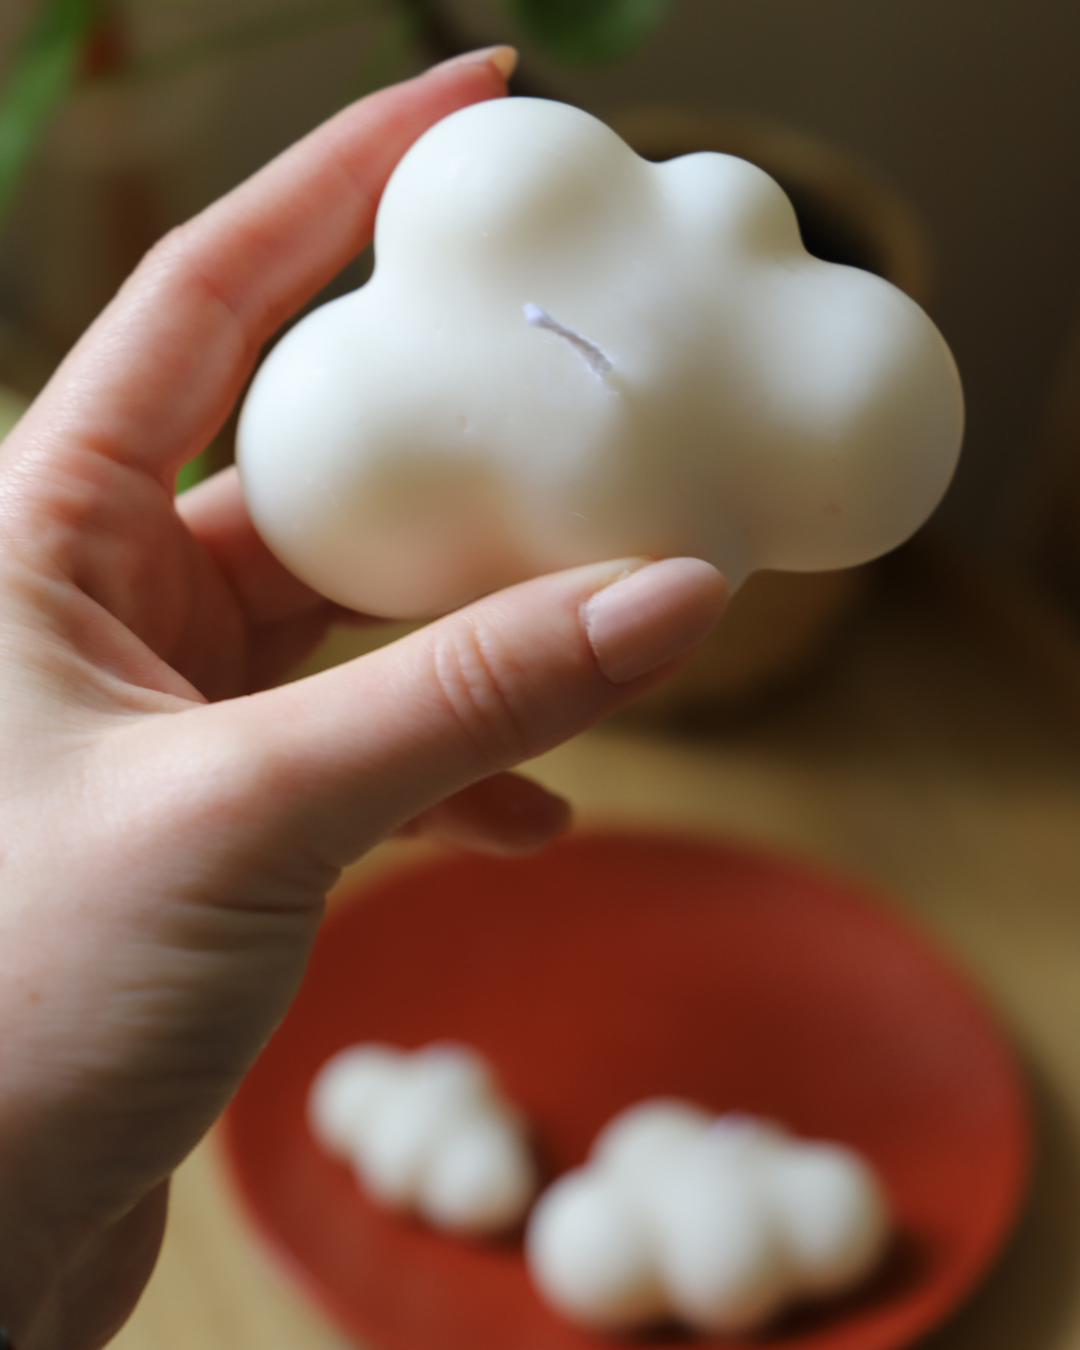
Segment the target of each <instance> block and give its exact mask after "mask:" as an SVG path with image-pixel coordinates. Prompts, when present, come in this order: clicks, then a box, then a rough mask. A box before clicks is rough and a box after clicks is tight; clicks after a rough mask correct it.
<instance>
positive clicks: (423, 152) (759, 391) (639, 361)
mask: <svg viewBox="0 0 1080 1350" xmlns="http://www.w3.org/2000/svg"><path fill="white" fill-rule="evenodd" d="M375 254H376V268H375V273H374V276H373V277H372V279H371V281H370V282H368V284H367V285H366V286H364V287H363V288H361V289H360V290H359V291H356V292H354V293H353V294H351V295H347V296H345V297H343V298H342V299H339V300H335V301H333V302H332V303H330V304H328V305H325V306H323V307H322V308H321V309H319V310H316V311H315V312H314V313H313V314H311V315H309V316H308V317H307V318H306V319H304V320H303V321H302V322H300V323H299V324H297V326H296V327H295V328H294V329H293V330H292V331H291V332H290V333H289V334H288V335H287V336H286V337H285V338H284V339H283V340H282V341H281V342H280V343H279V344H278V346H277V347H276V348H275V349H274V351H273V352H272V353H271V354H270V356H269V358H268V359H267V361H266V362H265V363H264V365H263V367H262V369H261V370H260V372H259V374H258V375H257V377H256V379H255V382H254V384H253V387H252V390H251V393H250V395H249V397H248V401H247V403H246V405H245V407H244V411H243V416H242V419H241V424H240V434H239V442H238V457H239V461H240V467H241V475H242V478H243V483H244V490H245V494H246V497H247V501H248V505H249V509H250V511H251V514H252V518H253V520H254V522H255V525H256V527H257V528H258V530H259V531H260V533H261V534H262V535H263V537H264V538H265V540H266V541H267V543H268V544H269V546H270V547H271V548H272V549H273V551H274V552H275V553H276V554H277V555H278V556H279V557H280V558H281V559H282V561H283V562H284V563H285V564H286V565H287V566H288V567H290V568H291V569H292V570H293V571H294V572H295V573H296V574H297V575H298V576H300V577H301V578H302V579H304V580H305V581H307V582H308V583H309V584H310V585H312V586H313V587H314V588H315V589H316V590H319V591H321V592H322V593H323V594H325V595H327V596H329V597H330V598H332V599H334V600H337V601H339V602H341V603H342V604H345V605H348V606H351V607H353V608H355V609H359V610H364V611H366V612H369V613H374V614H381V615H387V616H394V617H399V618H422V617H428V616H432V615H435V614H439V613H442V612H445V611H447V610H449V609H452V608H454V607H455V606H457V605H459V604H462V603H463V602H465V601H467V600H469V599H471V598H473V597H475V596H477V595H480V594H483V593H485V592H488V591H491V590H494V589H496V588H497V587H499V586H502V585H506V584H510V583H512V582H515V581H520V580H523V579H525V578H527V577H530V576H534V575H537V574H540V573H542V572H546V571H552V570H556V569H559V568H563V567H570V566H574V565H577V564H580V563H587V562H596V561H600V560H603V559H607V558H617V557H625V556H630V555H636V556H647V557H664V556H672V555H692V556H696V557H701V558H705V559H706V560H707V561H709V562H711V563H713V564H714V565H715V566H717V567H718V568H720V570H721V571H723V572H724V573H725V574H726V575H727V576H728V578H729V580H730V581H732V583H733V584H738V583H739V582H740V581H741V580H742V579H743V578H745V577H746V576H747V575H748V574H749V573H750V572H751V571H753V570H754V569H756V568H761V567H774V568H789V569H792V570H796V571H811V570H817V569H826V568H836V567H844V566H849V565H852V564H855V563H858V562H862V561H865V560H866V559H868V558H871V557H874V556H876V555H878V554H880V553H883V552H885V551H887V550H888V549H890V548H892V547H894V546H895V545H896V544H898V543H900V542H901V541H902V540H903V539H905V538H906V537H907V536H908V535H909V534H911V533H912V532H913V531H914V530H915V529H917V528H918V527H919V525H921V524H922V522H923V521H924V520H925V519H926V517H927V516H928V515H929V514H930V512H931V511H932V510H933V509H934V507H935V506H936V504H937V502H938V501H939V499H940V497H941V495H942V493H943V492H944V490H945V488H946V486H947V484H948V482H949V479H950V477H951V475H952V471H953V468H954V466H955V463H956V457H957V454H958V452H959V446H960V438H961V433H962V425H963V403H962V397H961V392H960V385H959V380H958V377H957V374H956V369H955V366H954V364H953V361H952V358H951V356H950V354H949V351H948V348H947V347H946V345H945V343H944V341H943V340H942V338H941V336H940V335H939V333H938V332H937V330H936V329H935V327H934V326H933V324H932V323H931V321H930V320H929V319H928V318H927V317H926V315H925V314H924V313H923V312H922V311H921V310H920V309H919V307H918V306H917V305H916V304H915V303H914V302H913V301H911V300H910V299H908V298H907V297H906V296H905V295H904V294H903V293H902V292H900V291H898V290H897V289H896V288H895V287H893V286H891V285H890V284H889V283H888V282H885V281H883V280H881V279H880V278H879V277H876V276H872V275H871V274H869V273H866V272H862V271H859V270H857V269H854V268H850V267H841V266H837V265H835V264H831V263H824V262H821V261H819V260H817V259H814V258H811V257H810V256H809V255H808V254H807V253H806V251H805V249H804V248H803V246H802V243H801V240H800V237H799V232H798V225H797V222H796V219H795V215H794V212H793V210H792V208H791V205H790V203H789V202H788V200H787V198H786V197H785V196H784V194H783V192H782V191H781V190H780V188H779V187H778V186H777V185H776V184H775V183H774V182H773V181H772V179H770V178H769V177H768V176H767V175H766V174H764V173H762V172H761V171H760V170H759V169H757V168H755V167H754V166H752V165H750V164H748V163H746V162H745V161H743V160H739V159H735V158H733V157H731V156H727V155H720V154H712V153H704V154H695V155H687V156H685V157H683V158H681V159H676V160H671V161H669V162H668V163H665V164H650V163H648V162H646V161H645V160H642V159H640V158H639V157H638V156H637V155H636V154H634V152H633V151H632V150H630V149H629V147H628V146H627V145H625V143H624V142H622V141H621V140H620V139H619V138H618V137H617V136H616V135H615V134H614V133H613V132H612V131H610V130H609V129H608V128H607V127H605V126H604V125H603V124H602V123H601V122H598V121H597V120H596V119H595V118H593V117H590V116H589V115H588V114H586V113H584V112H581V111H580V110H578V109H575V108H571V107H567V106H565V105H563V104H558V103H550V102H547V101H544V100H538V99H517V98H514V99H506V100H496V101H493V102H489V103H481V104H477V105H474V106H472V107H468V108H465V109H462V110H461V111H459V112H456V113H454V114H452V115H451V116H450V117H448V118H446V119H445V120H443V121H442V122H440V123H438V124H437V125H436V126H434V127H433V128H432V129H431V130H430V131H428V132H427V133H426V134H425V135H424V136H422V137H421V138H420V140H419V141H417V142H416V144H415V145H414V146H413V147H412V148H411V149H410V150H409V152H408V153H407V154H406V155H405V157H404V158H403V160H402V161H401V163H400V164H399V165H398V167H397V169H396V170H395V172H394V174H393V175H392V177H391V179H390V182H389V184H388V185H387V188H386V191H385V194H384V196H383V200H382V203H381V205H380V208H379V214H378V220H377V224H376V232H375Z"/></svg>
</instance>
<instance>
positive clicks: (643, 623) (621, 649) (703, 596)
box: [581, 558, 730, 684]
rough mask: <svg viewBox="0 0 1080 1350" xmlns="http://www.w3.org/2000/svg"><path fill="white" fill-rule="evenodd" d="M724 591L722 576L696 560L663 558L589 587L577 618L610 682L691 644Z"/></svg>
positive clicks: (709, 623)
mask: <svg viewBox="0 0 1080 1350" xmlns="http://www.w3.org/2000/svg"><path fill="white" fill-rule="evenodd" d="M729 593H730V592H729V587H728V584H727V581H726V580H725V578H724V576H723V575H722V574H721V573H720V572H718V571H717V569H716V568H715V567H713V566H712V565H711V564H709V563H707V562H704V561H703V560H702V559H700V558H665V559H663V560H662V561H660V562H654V563H647V564H646V565H644V566H642V567H638V568H636V569H635V570H633V571H630V572H624V573H623V574H622V575H620V576H618V577H616V578H615V579H614V580H613V581H612V582H610V583H609V584H608V585H606V586H603V587H602V588H601V589H600V590H598V591H596V592H594V593H593V594H592V595H591V596H590V597H589V598H588V599H587V600H586V601H585V603H584V604H583V605H582V607H581V620H582V623H583V625H584V628H585V633H586V636H587V637H588V639H589V645H590V646H591V647H592V650H593V654H594V656H595V657H596V662H597V665H598V666H599V667H600V669H601V671H602V672H603V673H604V675H606V676H607V678H608V679H609V680H611V681H612V683H613V684H626V683H629V682H630V681H631V680H636V679H638V678H640V677H641V676H642V675H647V674H649V672H650V671H654V670H658V669H659V668H660V667H661V666H665V665H667V664H668V663H669V662H671V661H674V660H677V659H678V658H679V657H680V656H684V655H685V654H687V653H688V652H690V651H691V650H692V649H693V648H694V647H696V646H697V645H698V643H699V642H701V641H702V639H703V638H705V637H706V635H707V634H708V632H709V630H710V629H711V628H712V627H713V625H714V624H715V623H716V622H717V620H718V619H719V618H720V616H721V615H722V614H723V612H724V609H725V607H726V606H727V602H728V597H729Z"/></svg>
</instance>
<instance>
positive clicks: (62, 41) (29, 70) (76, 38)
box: [0, 0, 97, 220]
mask: <svg viewBox="0 0 1080 1350" xmlns="http://www.w3.org/2000/svg"><path fill="white" fill-rule="evenodd" d="M96 17H97V5H96V3H95V0H46V2H45V4H44V5H42V7H41V9H40V11H39V12H38V14H37V15H36V17H35V18H34V19H32V20H31V22H30V24H29V26H28V28H27V30H26V33H25V36H24V37H23V40H22V42H21V44H20V46H19V50H18V52H17V53H16V55H15V60H14V63H13V65H12V68H11V72H10V75H9V76H8V80H7V84H6V86H5V87H4V90H3V93H2V94H0V220H2V219H3V217H4V215H5V213H6V211H7V209H8V207H9V206H10V204H11V200H12V198H13V196H14V195H15V188H16V186H17V184H18V182H19V178H20V177H21V175H22V171H23V169H24V168H25V166H26V162H27V160H28V159H29V158H30V153H31V151H32V150H33V148H34V145H35V143H36V142H37V139H38V137H39V136H40V135H41V133H42V131H43V130H44V129H45V126H46V124H47V123H48V121H49V118H50V117H51V116H52V114H53V113H54V112H55V111H56V109H57V107H58V106H59V105H60V103H61V102H62V101H63V99H64V96H65V95H66V94H67V92H68V90H69V89H70V87H71V85H72V84H73V82H74V80H75V77H76V75H77V74H78V67H79V55H80V52H81V50H82V45H83V42H84V40H85V38H86V36H87V33H88V32H89V31H90V27H91V25H92V24H93V22H94V19H95V18H96Z"/></svg>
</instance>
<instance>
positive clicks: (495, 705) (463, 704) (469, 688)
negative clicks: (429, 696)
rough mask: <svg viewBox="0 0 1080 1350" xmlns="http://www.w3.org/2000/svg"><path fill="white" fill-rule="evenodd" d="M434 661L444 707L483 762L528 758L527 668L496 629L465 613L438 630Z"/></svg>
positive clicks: (499, 763) (502, 765)
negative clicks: (458, 620) (525, 669)
mask: <svg viewBox="0 0 1080 1350" xmlns="http://www.w3.org/2000/svg"><path fill="white" fill-rule="evenodd" d="M433 662H434V670H435V678H436V681H437V683H438V687H439V690H440V692H441V695H442V698H443V700H444V702H445V704H446V707H447V708H448V709H449V711H450V713H451V715H452V716H453V718H454V719H455V721H456V722H457V723H458V725H459V726H460V727H461V729H462V730H463V731H464V733H465V735H466V736H467V737H468V738H469V740H470V741H471V742H472V743H473V745H474V746H475V747H476V750H477V751H478V753H479V754H480V756H481V757H482V759H483V760H484V763H485V765H486V766H488V767H491V768H494V769H503V768H507V767H508V766H510V765H512V764H518V763H520V761H521V760H523V759H527V758H528V757H529V755H530V752H531V747H530V743H529V737H528V734H527V723H528V718H527V711H528V710H527V707H526V702H527V690H526V681H525V672H524V669H523V666H522V664H521V662H520V661H519V660H517V659H516V658H515V657H514V654H513V652H512V651H511V650H510V648H509V646H508V645H507V643H506V642H505V641H504V640H503V639H502V638H501V637H500V635H499V633H498V631H497V630H496V629H495V628H494V627H492V626H491V625H489V624H487V623H485V622H484V620H483V619H482V618H481V617H479V616H476V617H469V618H468V619H465V618H463V619H462V620H461V621H460V622H458V623H454V624H452V625H450V626H449V629H448V631H447V632H446V633H445V634H444V635H441V636H440V638H439V639H438V641H437V642H436V644H435V647H434V650H433Z"/></svg>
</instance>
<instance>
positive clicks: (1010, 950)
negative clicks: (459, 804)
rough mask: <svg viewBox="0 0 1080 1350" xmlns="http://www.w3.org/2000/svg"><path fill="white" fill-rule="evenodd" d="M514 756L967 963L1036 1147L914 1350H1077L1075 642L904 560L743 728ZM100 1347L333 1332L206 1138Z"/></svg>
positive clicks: (1079, 889) (1079, 1085)
mask: <svg viewBox="0 0 1080 1350" xmlns="http://www.w3.org/2000/svg"><path fill="white" fill-rule="evenodd" d="M534 769H535V772H536V775H537V776H538V777H540V778H542V779H543V781H544V782H546V783H548V784H550V785H551V786H552V787H555V788H558V789H560V790H561V791H564V792H566V793H567V794H568V795H569V796H571V797H572V798H573V800H574V801H575V802H576V803H577V805H578V807H579V812H580V816H581V818H582V819H583V820H586V821H590V820H595V821H603V820H617V821H620V822H623V823H625V822H628V821H631V822H632V821H641V822H643V823H648V824H662V825H668V826H677V827H680V828H684V829H693V830H700V831H704V832H706V833H724V834H730V835H735V836H738V837H740V838H744V839H748V840H752V841H757V842H759V843H761V844H765V845H769V846H773V847H777V848H780V849H783V850H785V851H787V852H791V853H795V854H801V855H803V856H806V857H808V858H811V859H814V860H817V861H819V862H824V863H826V864H828V865H831V866H833V867H835V868H839V869H842V870H843V871H845V872H848V873H850V874H852V875H854V876H856V877H859V878H862V879H864V880H866V881H868V882H870V883H872V884H874V885H876V886H877V887H879V888H881V889H883V890H885V891H886V892H887V893H888V894H889V895H891V896H892V897H893V901H894V903H895V904H896V906H897V907H898V908H900V909H902V910H904V911H906V912H907V913H909V914H911V915H913V916H915V917H916V918H917V920H918V921H919V922H921V923H922V924H924V925H925V927H926V928H928V929H929V930H931V931H932V932H933V933H935V934H936V935H937V937H938V938H939V940H940V941H941V943H942V944H944V946H945V947H947V948H948V949H949V950H951V951H952V952H953V953H954V955H955V957H956V959H957V960H959V961H960V962H961V963H962V964H963V965H965V966H966V967H967V968H968V969H969V970H970V971H971V972H972V973H973V974H974V975H975V977H976V978H977V979H978V980H979V981H980V982H981V983H982V985H983V986H984V987H985V988H986V989H987V991H988V992H989V994H990V997H991V998H992V1000H993V1001H994V1002H995V1003H996V1005H997V1006H998V1008H999V1009H1000V1011H1001V1014H1002V1017H1003V1019H1004V1020H1005V1022H1006V1023H1007V1025H1008V1026H1009V1027H1010V1028H1011V1029H1012V1032H1013V1034H1014V1036H1015V1038H1016V1041H1017V1043H1018V1045H1019V1047H1020V1050H1021V1053H1022V1055H1023V1057H1024V1059H1025V1061H1026V1063H1027V1065H1028V1067H1029V1071H1030V1076H1031V1084H1032V1093H1033V1097H1034V1100H1035V1104H1036V1114H1037V1117H1038V1128H1039V1133H1040V1139H1039V1159H1038V1165H1037V1168H1036V1174H1035V1178H1034V1184H1033V1188H1032V1194H1031V1199H1030V1203H1029V1205H1028V1208H1027V1211H1026V1213H1025V1215H1024V1217H1023V1219H1022V1221H1021V1223H1020V1226H1019V1228H1018V1230H1017V1233H1016V1235H1015V1238H1014V1240H1013V1241H1012V1243H1011V1244H1010V1247H1009V1249H1008V1251H1007V1252H1006V1254H1005V1256H1004V1258H1003V1260H1002V1261H1001V1262H1000V1264H999V1265H998V1267H997V1268H996V1270H995V1271H994V1272H993V1274H992V1275H991V1277H990V1278H989V1279H988V1281H987V1282H986V1284H985V1285H984V1287H983V1288H982V1289H981V1290H980V1292H979V1293H978V1294H977V1295H976V1296H975V1298H974V1299H973V1300H972V1301H971V1302H970V1303H969V1304H968V1305H967V1306H966V1307H965V1308H964V1309H963V1310H962V1311H961V1312H960V1313H959V1314H958V1315H957V1316H956V1317H955V1318H954V1319H953V1321H952V1322H950V1323H949V1324H948V1325H947V1326H946V1327H944V1328H942V1329H941V1330H940V1331H938V1332H936V1333H935V1334H934V1336H933V1337H932V1338H931V1340H930V1341H929V1342H928V1343H926V1344H928V1345H929V1346H932V1347H933V1350H976V1348H977V1350H1006V1347H1007V1350H1080V646H1077V645H1075V644H1074V642H1073V640H1072V638H1071V637H1070V635H1069V634H1068V632H1067V630H1066V629H1064V628H1063V627H1061V626H1059V625H1058V624H1057V622H1056V620H1055V618H1054V616H1053V615H1051V614H1048V613H1045V612H1044V611H1043V609H1042V607H1041V606H1040V604H1039V603H1038V602H1037V601H1035V600H1034V599H1033V598H1032V597H1030V596H1028V595H1027V594H1026V593H1025V592H1024V590H1023V588H1022V587H1018V586H1016V585H1015V584H1013V583H1011V582H1007V581H1000V582H999V581H994V580H993V579H988V578H987V577H986V576H985V574H981V573H975V572H972V571H970V570H969V569H967V568H965V567H959V568H952V569H950V568H943V567H941V566H939V565H937V564H935V565H934V566H931V567H928V566H925V565H921V566H920V565H915V564H913V563H912V562H911V561H910V560H909V561H908V562H907V563H906V564H902V565H900V566H899V567H894V568H893V569H892V571H891V575H890V576H888V577H887V579H886V582H885V584H884V585H883V586H882V588H881V590H880V592H879V594H878V595H877V596H876V597H875V599H874V602H873V603H872V604H871V606H870V607H869V608H868V610H867V612H866V613H865V614H864V615H863V616H862V617H861V618H860V619H859V621H858V622H857V623H856V624H855V626H854V627H853V628H852V630H851V631H850V632H849V633H848V634H847V635H846V637H845V639H844V640H843V641H842V642H841V644H840V645H839V646H838V648H837V649H836V651H835V652H834V654H833V656H832V658H831V660H830V663H829V665H828V667H827V668H826V669H823V670H822V671H821V672H820V673H819V674H818V675H817V676H816V677H815V678H814V679H813V680H812V681H811V682H810V683H809V684H807V685H805V686H804V687H803V688H801V689H800V690H799V691H798V692H796V693H792V694H790V695H789V696H787V697H785V698H784V700H783V701H780V702H774V703H773V704H772V705H770V706H769V707H768V708H763V709H761V710H760V711H759V712H758V714H757V715H756V716H755V717H753V718H752V719H750V720H743V721H741V722H740V723H739V724H737V725H732V726H728V727H726V728H723V727H719V728H713V729H707V728H702V727H698V728H697V729H696V730H695V731H689V730H683V731H682V732H680V733H674V732H670V731H669V732H667V733H666V734H660V733H655V732H654V733H652V734H649V733H645V732H642V731H641V730H640V729H637V728H635V729H633V730H631V729H629V728H626V727H623V728H619V727H618V726H608V727H605V728H601V729H599V730H597V731H594V732H592V733H590V734H588V735H586V736H583V737H581V738H580V739H578V740H577V741H575V742H574V743H572V744H571V745H568V746H565V747H563V748H562V749H560V750H558V751H556V752H555V753H553V754H551V755H548V756H546V757H545V758H544V759H543V760H541V761H539V762H538V763H537V764H536V765H535V766H534ZM405 849H406V846H404V845H396V846H390V847H387V848H384V849H383V850H380V851H379V852H378V853H377V854H376V855H374V856H373V857H372V858H371V859H369V860H367V861H366V862H365V863H364V864H361V868H364V867H368V868H372V867H379V866H384V865H392V864H393V863H394V861H395V860H396V859H398V858H400V857H401V856H402V854H403V852H404V851H405ZM113 1344H114V1348H115V1350H181V1347H183V1350H189V1347H191V1346H198V1347H199V1350H296V1348H297V1347H304V1348H305V1350H330V1347H342V1346H344V1345H346V1344H347V1342H346V1341H345V1340H343V1338H342V1337H341V1336H340V1335H339V1334H337V1333H336V1332H335V1331H334V1330H333V1329H331V1328H330V1327H328V1326H327V1325H326V1324H325V1322H324V1321H323V1320H322V1319H321V1318H320V1317H319V1316H318V1314H316V1313H315V1312H314V1311H313V1310H311V1309H310V1308H309V1307H308V1306H306V1305H305V1303H304V1302H303V1301H302V1299H300V1298H299V1297H298V1296H297V1295H296V1294H294V1292H293V1291H292V1290H291V1288H290V1287H289V1285H288V1283H287V1281H286V1279H285V1278H284V1277H283V1276H282V1275H281V1274H279V1273H278V1272H277V1271H275V1270H274V1269H272V1268H271V1266H270V1265H269V1264H268V1263H267V1261H266V1260H265V1258H264V1257H263V1254H262V1252H261V1251H260V1250H259V1249H258V1247H257V1244H256V1243H255V1242H254V1240H253V1239H252V1237H251V1236H250V1234H249V1232H248V1231H247V1229H246V1227H245V1224H244V1221H243V1219H242V1218H241V1217H240V1216H239V1215H238V1213H237V1211H236V1209H235V1207H234V1205H233V1203H232V1201H231V1199H230V1197H229V1194H228V1190H227V1186H226V1184H225V1182H224V1181H223V1179H222V1177H221V1175H220V1171H219V1167H218V1163H217V1160H216V1157H215V1153H214V1145H213V1139H212V1138H211V1140H209V1141H208V1142H207V1143H205V1144H204V1145H203V1146H202V1147H200V1148H199V1149H198V1150H197V1151H196V1153H195V1154H194V1155H193V1156H192V1158H191V1159H190V1160H189V1161H188V1162H187V1163H186V1164H185V1165H184V1166H183V1167H182V1168H181V1169H180V1172H179V1173H178V1175H177V1178H176V1182H175V1187H174V1192H173V1206H172V1212H171V1217H170V1223H169V1229H168V1234H167V1237H166V1241H165V1247H164V1250H163V1253H162V1256H161V1260H160V1262H159V1265H158V1269H157V1271H156V1273H155V1275H154V1278H153V1280H152V1282H151V1285H150V1287H149V1289H148V1290H147V1293H146V1295H145V1297H144V1299H143V1301H142V1303H141V1305H140V1307H139V1308H138V1310H137V1311H136V1313H135V1316H134V1317H133V1319H132V1321H131V1322H130V1323H129V1325H128V1327H127V1328H126V1329H125V1330H124V1331H123V1332H122V1333H121V1335H120V1336H119V1337H118V1338H117V1339H116V1341H115V1342H114V1343H113ZM372 1350H377V1348H372ZM477 1350H488V1348H487V1347H483V1348H481V1347H478V1348H477ZM490 1350H512V1347H491V1348H490Z"/></svg>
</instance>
